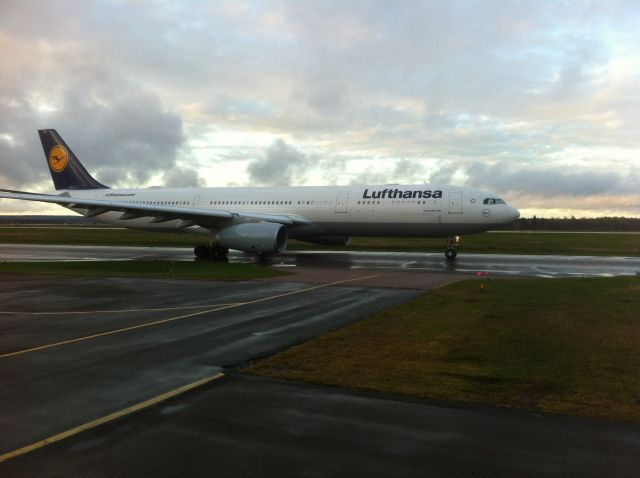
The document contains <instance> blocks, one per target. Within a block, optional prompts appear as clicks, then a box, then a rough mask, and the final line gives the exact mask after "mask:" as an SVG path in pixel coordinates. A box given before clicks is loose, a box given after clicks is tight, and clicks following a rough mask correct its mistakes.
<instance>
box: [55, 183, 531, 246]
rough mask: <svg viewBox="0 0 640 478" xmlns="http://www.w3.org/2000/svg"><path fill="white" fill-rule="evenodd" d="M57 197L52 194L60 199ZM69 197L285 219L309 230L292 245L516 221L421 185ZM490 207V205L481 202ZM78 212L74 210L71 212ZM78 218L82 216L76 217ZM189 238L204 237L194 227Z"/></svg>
mask: <svg viewBox="0 0 640 478" xmlns="http://www.w3.org/2000/svg"><path fill="white" fill-rule="evenodd" d="M60 192H61V191H58V193H60ZM67 192H68V193H69V195H70V196H72V197H74V198H83V199H97V200H108V201H117V202H120V203H122V202H125V203H130V204H137V205H157V206H171V207H178V208H180V207H184V208H191V209H193V208H197V209H202V210H216V211H230V212H232V213H256V214H292V215H296V216H301V217H303V218H306V219H307V220H309V223H308V224H302V225H294V226H289V227H288V234H289V237H291V238H305V237H320V236H397V237H446V236H451V235H458V234H469V233H477V232H483V231H486V230H488V229H491V228H494V227H497V226H500V225H502V224H507V223H510V222H512V221H514V220H515V219H517V218H518V216H519V213H518V211H517V210H516V209H515V208H513V207H511V206H509V205H507V204H505V203H504V202H503V201H502V200H501V199H499V197H498V196H496V195H493V194H490V193H486V192H483V191H479V190H475V189H467V188H460V187H442V188H439V187H434V186H428V185H424V184H421V185H403V186H400V185H383V186H380V185H376V186H335V187H333V186H318V187H278V188H244V187H229V188H176V189H172V188H150V189H92V190H69V191H67ZM488 200H489V201H488ZM76 210H77V209H76ZM79 212H81V213H82V210H80V211H79ZM121 216H122V214H121V213H119V212H115V211H111V212H106V213H104V214H101V215H98V216H96V219H97V220H98V221H100V222H103V223H108V224H112V225H117V226H122V227H125V228H131V229H144V230H154V231H182V230H188V229H184V228H181V225H180V223H181V221H179V220H172V221H167V222H160V223H154V222H153V218H149V217H142V218H132V219H122V217H121ZM191 232H199V233H203V234H208V233H209V232H211V231H208V230H202V228H194V229H193V230H192V231H191Z"/></svg>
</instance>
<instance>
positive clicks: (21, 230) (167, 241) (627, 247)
mask: <svg viewBox="0 0 640 478" xmlns="http://www.w3.org/2000/svg"><path fill="white" fill-rule="evenodd" d="M204 242H207V238H206V237H202V236H195V235H192V234H177V233H157V232H154V233H150V232H142V231H128V230H123V229H107V228H101V227H86V228H63V227H57V228H53V227H1V228H0V243H5V244H9V243H13V244H78V245H112V246H165V247H193V246H195V245H196V244H201V243H204ZM445 243H446V240H445V239H443V238H384V237H381V238H372V237H369V238H354V239H353V242H352V245H351V246H349V247H330V246H320V245H313V244H308V243H305V242H300V241H294V240H292V241H289V249H291V250H313V249H315V250H327V249H328V250H332V249H333V250H346V251H348V250H364V251H398V252H443V251H444V249H445ZM459 250H460V252H461V253H465V252H469V253H481V254H493V253H497V254H563V255H596V256H601V255H605V256H640V233H638V234H586V233H576V234H566V233H549V234H518V233H507V232H493V233H484V234H475V235H470V236H463V237H462V243H461V246H460V248H459ZM0 257H1V252H0Z"/></svg>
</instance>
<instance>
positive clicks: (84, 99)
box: [0, 38, 184, 188]
mask: <svg viewBox="0 0 640 478" xmlns="http://www.w3.org/2000/svg"><path fill="white" fill-rule="evenodd" d="M0 41H1V42H2V47H3V49H4V48H5V47H6V48H7V49H8V51H10V52H11V53H10V55H9V57H7V61H9V59H10V60H11V63H12V68H10V69H7V70H6V71H5V72H4V74H3V75H2V76H1V77H0V114H1V115H2V118H3V122H2V125H1V126H0V166H1V167H2V169H1V173H0V176H1V177H0V179H2V184H3V186H4V187H14V188H22V187H24V186H27V185H32V184H34V182H37V181H43V180H44V179H45V178H46V177H47V175H48V173H47V170H46V168H44V162H43V157H44V156H43V152H42V149H41V146H40V142H39V140H38V136H37V131H36V130H37V129H39V128H55V129H57V130H58V132H59V133H60V134H61V135H62V136H63V137H64V138H65V141H66V142H67V143H68V145H69V146H70V147H71V149H73V150H74V152H75V153H76V155H77V156H78V157H79V158H80V159H81V161H82V162H83V163H84V164H85V166H86V167H87V169H88V170H89V171H90V172H91V173H92V174H94V175H95V176H96V177H97V178H98V179H99V180H100V181H101V182H103V183H105V184H109V185H114V186H137V185H144V184H145V182H146V181H148V180H149V179H150V178H151V177H152V176H153V175H154V174H155V173H157V172H162V171H164V170H165V169H170V168H172V167H173V166H174V164H175V160H176V155H177V153H178V151H179V148H180V147H181V146H182V144H183V142H184V135H183V126H182V120H181V118H180V116H178V115H177V114H175V113H173V112H171V111H169V110H168V109H167V108H166V107H165V106H164V105H163V104H162V102H161V101H160V99H159V97H158V95H156V94H155V93H153V92H152V91H149V90H146V89H144V88H143V87H142V86H141V85H140V84H138V83H137V82H134V81H132V80H130V79H128V78H126V77H124V76H123V75H122V74H120V73H119V72H118V71H117V70H115V69H114V68H113V67H112V65H111V64H110V62H109V61H108V60H107V59H105V58H104V57H102V56H100V55H96V54H95V52H92V51H91V50H87V49H86V48H85V47H84V46H82V45H72V46H70V45H52V44H48V43H42V44H37V45H35V46H33V45H25V44H24V43H22V42H20V41H16V40H10V39H7V38H2V39H0ZM34 55H35V56H36V57H39V56H41V57H42V58H43V61H41V62H33V61H32V60H31V58H32V57H33V56H34Z"/></svg>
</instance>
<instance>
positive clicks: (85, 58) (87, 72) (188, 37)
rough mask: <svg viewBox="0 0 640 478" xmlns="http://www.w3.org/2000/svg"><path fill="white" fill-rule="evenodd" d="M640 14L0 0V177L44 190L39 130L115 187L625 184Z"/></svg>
mask: <svg viewBox="0 0 640 478" xmlns="http://www.w3.org/2000/svg"><path fill="white" fill-rule="evenodd" d="M71 10H73V15H70V14H69V11H71ZM639 18H640V11H639V10H638V8H637V2H634V1H625V0H622V1H616V2H599V3H598V2H596V3H593V2H579V1H569V2H539V1H534V0H524V1H519V2H503V1H499V0H496V1H493V0H487V1H484V2H467V1H464V0H453V1H447V2H436V1H411V2H401V3H398V2H393V1H384V0H383V1H376V2H371V1H366V0H354V1H350V2H344V1H339V0H325V1H323V2H321V3H319V2H313V1H306V0H301V1H295V2H294V1H280V0H271V1H267V2H255V1H251V0H247V1H244V2H230V1H219V2H203V3H184V2H177V1H176V2H173V1H156V2H153V1H151V2H145V3H140V2H82V3H80V4H77V2H69V1H65V0H60V1H59V2H49V3H44V4H38V5H34V4H32V3H30V2H21V1H12V0H5V1H3V2H0V51H2V52H3V60H4V63H5V64H6V65H8V66H7V67H6V68H2V69H1V70H0V115H2V122H0V187H13V188H29V189H34V188H35V189H42V188H43V187H45V186H46V187H50V184H51V183H50V179H49V178H48V173H47V171H46V168H44V167H43V166H44V165H43V155H42V151H41V148H40V145H39V141H38V138H37V135H36V133H35V130H36V129H37V128H44V127H46V128H50V127H52V128H56V129H58V131H59V132H60V133H61V134H62V135H63V137H64V138H65V139H66V140H67V142H68V143H69V144H70V146H71V147H72V149H73V150H74V152H75V153H76V154H77V155H78V156H79V157H80V158H81V159H82V161H83V162H85V163H86V165H87V168H88V169H89V170H90V171H91V172H92V173H95V175H96V176H97V178H98V179H99V180H100V181H102V182H104V183H106V184H109V185H112V186H144V185H145V184H148V183H149V181H150V180H151V179H152V178H155V179H157V178H161V180H162V181H164V182H165V184H170V183H171V184H194V185H195V184H202V179H203V178H200V177H199V176H198V175H197V174H195V173H194V171H196V170H198V169H201V170H206V171H208V173H207V174H208V176H207V177H206V180H207V182H209V183H210V184H219V185H224V184H227V183H237V184H244V183H247V182H248V183H249V184H252V185H282V184H307V183H312V184H323V183H325V184H326V183H327V182H328V183H332V184H333V183H336V184H345V183H349V182H351V183H356V182H367V183H369V182H378V183H385V182H418V181H421V180H422V179H425V178H429V180H430V181H431V182H438V183H440V184H446V183H458V184H463V185H464V184H465V183H466V184H467V185H474V186H477V187H482V188H485V189H489V190H492V189H493V190H496V192H500V193H501V194H502V192H501V191H504V192H508V193H509V194H511V195H514V196H517V197H521V198H527V199H526V200H527V201H528V200H531V201H533V200H534V199H533V198H534V196H532V195H533V194H545V195H547V196H548V197H553V195H564V196H562V197H572V198H583V199H585V201H583V203H587V201H586V199H588V198H596V197H601V195H602V194H609V193H608V192H607V191H609V192H611V191H612V192H611V194H614V195H615V194H617V193H616V191H620V192H619V194H626V195H627V196H634V195H636V196H637V195H638V194H639V192H638V189H637V186H634V184H633V182H632V180H631V178H634V177H635V178H636V179H637V174H638V171H637V168H638V164H639V162H640V137H639V136H638V134H637V125H638V124H639V123H640V96H639V95H638V94H637V85H638V83H639V82H640V73H638V72H639V71H640V54H638V51H640V39H639V37H638V35H637V34H636V31H637V24H638V19H639ZM211 137H214V139H217V140H219V139H221V138H223V139H224V140H223V141H221V142H220V141H218V142H216V141H213V140H211V139H210V138H211ZM256 138H258V139H256ZM273 138H281V139H280V140H278V141H275V142H273V143H272V141H273ZM269 144H270V146H269ZM293 144H295V146H292V145H293ZM209 145H214V146H215V147H211V146H209ZM205 149H206V151H205ZM256 151H257V152H258V153H257V154H256ZM252 158H253V159H252ZM231 160H233V168H230V167H229V168H227V169H228V170H232V171H226V172H225V174H221V173H220V172H219V168H220V167H221V165H222V164H225V165H229V164H231V163H230V161H231ZM212 163H213V164H215V165H216V167H215V168H213V167H211V164H212ZM178 165H179V171H181V172H177V171H178ZM245 165H246V167H247V169H246V171H245V170H244V166H245ZM201 174H202V173H201ZM634 175H635V176H634ZM223 176H224V183H220V182H219V181H222V179H221V177H223ZM536 191H538V192H536ZM567 195H569V196H567ZM627 196H625V197H627ZM535 197H538V196H535ZM557 197H561V196H557ZM578 203H579V202H578ZM611 203H613V201H611ZM635 203H637V202H635ZM635 203H634V201H633V200H627V199H625V201H624V204H625V205H633V204H635ZM576 204H577V203H576ZM589 204H592V205H593V207H596V206H597V204H598V202H597V201H592V202H589ZM625 207H626V206H625ZM595 213H596V212H595V211H594V214H595ZM636 214H640V211H638V212H636Z"/></svg>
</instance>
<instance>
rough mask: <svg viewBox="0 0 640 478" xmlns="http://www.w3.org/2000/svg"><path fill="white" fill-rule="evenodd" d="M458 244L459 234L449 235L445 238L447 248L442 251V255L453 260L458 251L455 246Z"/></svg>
mask: <svg viewBox="0 0 640 478" xmlns="http://www.w3.org/2000/svg"><path fill="white" fill-rule="evenodd" d="M458 244H460V236H451V237H449V239H447V250H446V251H445V252H444V255H445V256H446V257H447V259H449V260H453V259H455V258H456V256H457V255H458V251H457V250H456V246H457V245H458Z"/></svg>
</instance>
